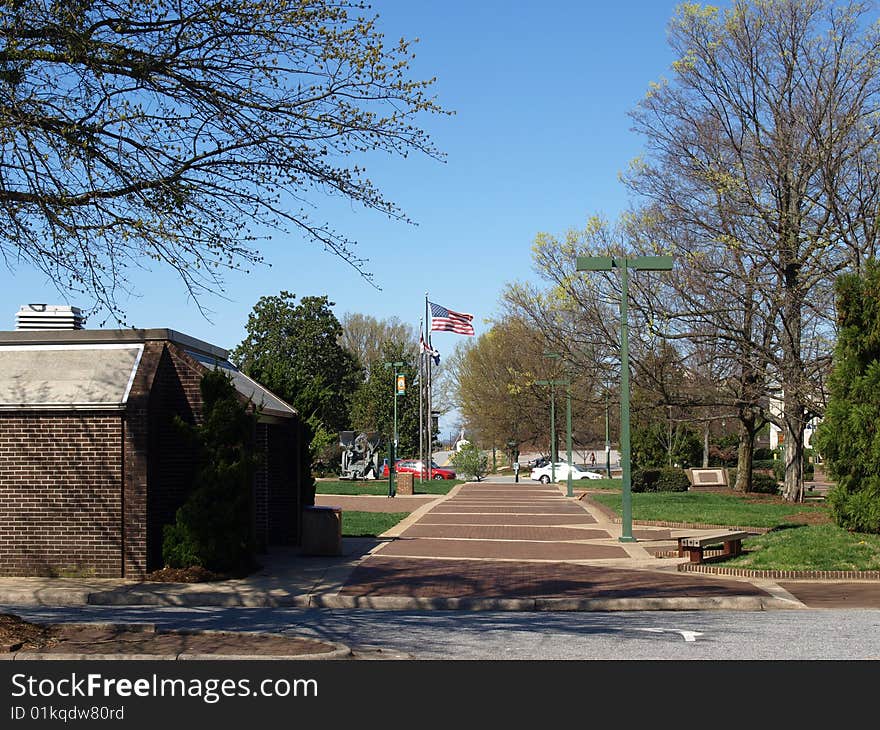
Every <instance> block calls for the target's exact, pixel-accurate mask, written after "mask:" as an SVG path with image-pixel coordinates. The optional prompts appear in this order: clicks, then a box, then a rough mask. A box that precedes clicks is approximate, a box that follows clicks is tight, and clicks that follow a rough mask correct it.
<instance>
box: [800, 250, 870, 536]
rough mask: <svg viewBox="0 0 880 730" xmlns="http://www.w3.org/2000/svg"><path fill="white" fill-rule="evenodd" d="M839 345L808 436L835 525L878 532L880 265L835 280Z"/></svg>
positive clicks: (859, 530)
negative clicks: (821, 413) (824, 475)
mask: <svg viewBox="0 0 880 730" xmlns="http://www.w3.org/2000/svg"><path fill="white" fill-rule="evenodd" d="M835 290H836V295H837V323H838V328H839V332H838V340H837V346H836V348H835V351H834V366H833V370H832V373H831V377H830V378H829V381H828V390H829V400H828V407H827V409H826V411H825V418H824V420H823V421H822V423H821V424H820V425H819V428H818V429H817V431H816V433H815V434H814V436H813V444H814V446H815V447H816V448H818V450H819V452H820V453H821V454H822V458H823V459H824V460H825V463H826V464H827V467H828V472H829V474H830V475H831V477H832V479H834V480H835V482H836V484H835V486H834V488H833V489H832V490H831V491H830V492H829V494H828V504H829V506H830V507H831V511H832V514H833V515H834V518H835V521H836V522H837V524H838V525H840V526H841V527H845V528H847V529H850V530H856V531H858V532H874V533H876V532H880V431H878V429H877V423H878V422H880V263H878V262H877V261H873V260H872V261H869V262H867V263H866V265H865V268H864V274H863V275H862V276H858V275H856V274H846V275H843V276H841V277H839V278H838V280H837V283H836V286H835Z"/></svg>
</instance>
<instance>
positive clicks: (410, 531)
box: [0, 482, 880, 611]
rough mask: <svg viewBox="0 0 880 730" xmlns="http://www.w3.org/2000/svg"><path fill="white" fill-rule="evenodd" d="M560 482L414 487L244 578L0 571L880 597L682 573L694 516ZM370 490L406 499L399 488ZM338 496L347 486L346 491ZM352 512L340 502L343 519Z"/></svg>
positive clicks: (652, 595)
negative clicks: (635, 519)
mask: <svg viewBox="0 0 880 730" xmlns="http://www.w3.org/2000/svg"><path fill="white" fill-rule="evenodd" d="M564 494H565V487H564V486H553V485H547V486H544V485H541V484H536V483H534V482H526V483H523V482H520V483H519V484H511V483H500V482H480V483H468V484H462V485H460V486H458V487H456V488H454V489H453V490H452V491H451V492H450V494H449V495H446V496H443V497H438V498H436V499H431V500H424V499H422V500H412V501H410V502H409V503H408V504H409V509H414V511H413V512H412V513H411V514H410V515H409V517H407V518H406V519H405V520H403V521H402V522H401V523H399V524H398V525H397V526H396V527H395V528H393V529H392V530H390V531H389V532H388V533H386V534H385V535H384V536H383V537H382V538H380V539H364V538H346V539H344V540H343V554H342V555H341V556H336V557H309V556H304V555H302V554H301V553H300V551H299V550H298V549H294V548H290V549H273V550H272V551H271V552H270V553H269V554H268V555H263V556H260V560H261V562H262V563H263V568H262V569H261V570H260V571H258V572H257V573H255V574H253V575H251V576H248V577H247V578H243V579H239V580H228V581H222V582H217V583H197V584H171V583H156V582H131V581H122V580H101V579H82V580H77V579H70V578H67V579H58V578H0V604H5V605H46V606H76V605H85V604H90V605H114V606H123V605H125V606H132V605H135V606H137V605H140V606H144V605H150V606H187V607H205V606H217V607H231V606H243V607H272V606H295V607H323V608H371V609H399V610H408V609H440V610H455V609H459V610H465V609H467V610H518V611H541V610H547V611H549V610H557V611H562V610H565V611H616V610H630V611H634V610H694V609H729V610H766V609H782V608H806V607H812V606H822V607H840V606H847V607H860V608H864V607H869V608H880V582H876V581H875V582H870V581H864V582H863V581H860V582H858V583H854V582H841V581H807V582H792V581H785V582H775V581H769V580H761V579H746V578H730V577H718V576H714V575H707V574H694V573H679V572H678V570H677V565H678V563H680V562H682V561H686V559H685V558H658V557H656V554H657V553H663V552H665V551H667V550H671V549H673V548H674V547H675V545H676V538H677V536H678V535H679V534H694V533H695V532H699V531H695V530H692V529H670V528H659V527H658V528H655V527H636V528H635V529H634V530H633V533H634V535H635V536H636V538H637V539H638V541H637V542H635V543H621V542H619V540H618V538H619V536H620V525H619V524H616V523H615V522H613V521H612V520H611V519H610V517H609V516H608V515H607V513H606V512H604V511H603V510H601V509H599V508H597V507H596V506H595V505H593V504H591V503H589V502H585V501H582V500H579V499H576V498H575V499H572V498H567V497H565V496H564ZM356 499H361V500H363V499H374V500H375V501H376V508H377V509H379V508H380V504H381V505H385V507H384V510H386V511H405V510H404V509H401V507H403V506H404V501H403V500H398V499H397V498H395V499H388V498H386V497H381V498H379V497H376V498H367V497H361V498H356ZM339 501H340V502H343V501H344V499H342V498H340V500H339ZM344 519H345V516H344V511H343V521H344Z"/></svg>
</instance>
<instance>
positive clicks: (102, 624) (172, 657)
mask: <svg viewBox="0 0 880 730" xmlns="http://www.w3.org/2000/svg"><path fill="white" fill-rule="evenodd" d="M42 625H43V626H46V627H47V628H60V627H82V628H94V629H110V630H112V629H124V630H127V631H132V632H138V633H170V634H182V635H186V636H204V635H215V636H226V635H234V636H240V635H242V634H247V635H249V636H254V637H257V636H271V637H278V636H282V637H285V638H302V639H309V640H312V641H319V642H320V643H322V644H325V645H328V646H331V647H333V648H332V649H330V650H329V651H324V652H317V653H314V654H193V653H186V652H182V653H180V654H89V653H82V652H65V653H59V652H38V651H16V652H11V653H10V655H8V656H5V657H3V658H4V659H11V660H13V661H32V660H34V661H81V660H88V659H95V660H101V661H107V660H123V661H242V660H256V661H323V660H331V659H345V658H348V657H350V656H352V651H351V648H350V647H349V646H348V645H346V644H343V643H341V642H338V641H327V640H325V639H312V637H292V636H287V635H285V634H277V633H270V632H266V631H227V630H215V629H205V630H195V629H168V630H165V631H163V630H161V629H157V628H156V625H155V624H152V623H114V622H107V621H95V622H87V621H71V622H67V623H48V624H42Z"/></svg>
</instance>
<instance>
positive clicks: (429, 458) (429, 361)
mask: <svg viewBox="0 0 880 730" xmlns="http://www.w3.org/2000/svg"><path fill="white" fill-rule="evenodd" d="M430 316H431V315H430V313H429V311H428V292H425V333H426V334H427V335H428V337H427V342H428V348H429V349H430V350H432V351H433V349H434V348H433V345H432V344H431V320H430V319H429V317H430ZM426 364H427V367H428V377H427V380H426V383H425V387H426V391H425V400H426V401H427V403H426V406H425V424H426V427H427V435H428V443H427V445H426V446H427V448H426V451H427V459H426V460H425V464H427V466H426V467H425V471H426V472H427V473H428V476H429V477H430V476H431V464H432V463H433V461H434V439H433V438H432V435H431V426H432V423H431V390H432V387H431V386H432V383H431V370H432V367H431V366H432V365H433V358H428V359H427V362H426Z"/></svg>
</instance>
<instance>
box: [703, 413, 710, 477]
mask: <svg viewBox="0 0 880 730" xmlns="http://www.w3.org/2000/svg"><path fill="white" fill-rule="evenodd" d="M708 466H709V421H706V423H705V424H703V468H704V469H705V468H706V467H708Z"/></svg>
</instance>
